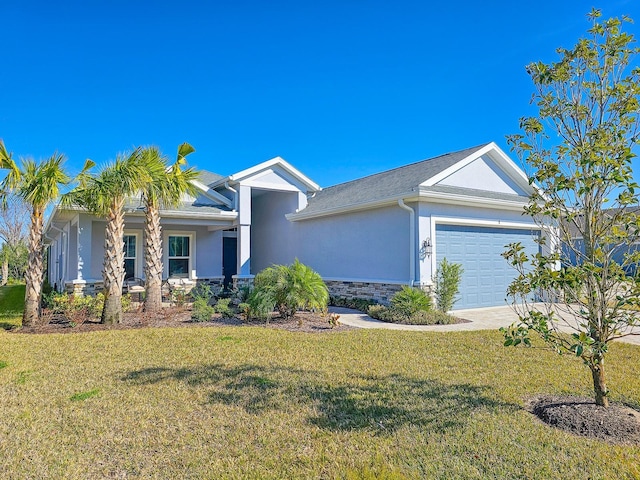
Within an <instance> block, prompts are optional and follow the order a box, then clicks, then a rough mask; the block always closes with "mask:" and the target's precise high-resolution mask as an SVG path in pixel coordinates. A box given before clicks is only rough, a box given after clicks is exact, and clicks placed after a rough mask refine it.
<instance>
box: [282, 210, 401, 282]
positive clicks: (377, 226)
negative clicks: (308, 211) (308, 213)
mask: <svg viewBox="0 0 640 480" xmlns="http://www.w3.org/2000/svg"><path fill="white" fill-rule="evenodd" d="M409 219H410V215H409V212H407V211H405V210H403V209H401V208H400V207H398V206H397V205H395V206H389V207H383V208H377V209H374V210H366V211H360V212H353V213H348V214H344V215H332V216H328V217H321V218H316V219H311V220H305V221H298V222H293V223H292V237H291V238H292V244H291V251H292V252H294V251H295V252H298V258H299V260H300V261H301V262H303V263H305V264H307V265H310V266H311V267H313V268H314V269H315V270H316V271H318V273H320V275H322V276H323V277H324V278H326V279H328V280H347V281H349V280H351V281H358V280H367V281H372V282H375V281H381V282H404V283H408V282H409V281H410V279H409V271H410V268H409V258H410V256H409Z"/></svg>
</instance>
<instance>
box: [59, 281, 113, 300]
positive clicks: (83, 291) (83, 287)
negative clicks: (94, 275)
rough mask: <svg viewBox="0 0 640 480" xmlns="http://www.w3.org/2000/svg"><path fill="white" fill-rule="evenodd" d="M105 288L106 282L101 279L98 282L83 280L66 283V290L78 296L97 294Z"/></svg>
mask: <svg viewBox="0 0 640 480" xmlns="http://www.w3.org/2000/svg"><path fill="white" fill-rule="evenodd" d="M103 288H104V282H103V281H102V280H99V281H97V282H83V283H73V282H66V283H65V284H64V291H65V292H66V293H71V294H73V295H76V296H79V297H81V296H83V295H92V296H93V295H96V294H98V293H100V292H101V291H102V289H103Z"/></svg>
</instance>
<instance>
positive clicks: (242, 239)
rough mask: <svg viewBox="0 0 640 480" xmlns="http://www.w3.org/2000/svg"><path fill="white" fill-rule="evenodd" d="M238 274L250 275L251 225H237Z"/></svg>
mask: <svg viewBox="0 0 640 480" xmlns="http://www.w3.org/2000/svg"><path fill="white" fill-rule="evenodd" d="M238 275H239V276H242V277H246V276H249V275H251V225H240V226H239V227H238Z"/></svg>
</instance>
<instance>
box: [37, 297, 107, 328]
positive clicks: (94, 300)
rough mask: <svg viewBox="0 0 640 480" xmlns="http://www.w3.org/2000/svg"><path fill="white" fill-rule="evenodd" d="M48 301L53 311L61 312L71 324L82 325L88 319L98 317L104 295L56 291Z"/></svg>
mask: <svg viewBox="0 0 640 480" xmlns="http://www.w3.org/2000/svg"><path fill="white" fill-rule="evenodd" d="M49 301H50V302H51V310H53V312H54V313H58V314H63V315H64V316H65V317H66V318H67V320H69V323H70V324H71V325H73V326H75V325H82V324H83V323H84V322H86V321H87V320H89V319H92V318H99V317H100V314H101V313H102V307H103V306H104V295H103V294H102V293H99V294H98V295H96V296H95V297H93V296H90V295H83V296H79V295H69V294H67V293H56V294H54V295H53V296H52V297H51V298H50V299H49Z"/></svg>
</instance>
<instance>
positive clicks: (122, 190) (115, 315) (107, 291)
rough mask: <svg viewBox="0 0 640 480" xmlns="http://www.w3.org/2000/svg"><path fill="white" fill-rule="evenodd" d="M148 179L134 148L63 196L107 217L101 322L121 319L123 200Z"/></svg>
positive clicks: (67, 200)
mask: <svg viewBox="0 0 640 480" xmlns="http://www.w3.org/2000/svg"><path fill="white" fill-rule="evenodd" d="M150 180H151V177H150V175H149V174H148V172H147V170H146V168H145V165H144V162H143V161H142V150H141V149H140V148H137V149H135V150H134V151H133V152H131V153H130V154H128V155H118V156H117V157H116V160H115V161H114V162H113V163H111V164H109V165H106V166H105V167H103V168H102V170H101V171H100V172H99V173H98V174H97V175H95V176H90V177H86V178H85V179H83V181H81V182H80V185H78V187H76V188H75V189H74V190H73V191H71V192H70V193H68V194H66V195H65V196H64V198H63V203H65V204H67V205H79V206H82V207H84V208H86V209H87V210H89V211H90V212H92V213H93V214H95V215H98V216H101V217H104V218H105V219H106V221H107V225H106V228H105V243H104V264H103V270H102V279H103V281H104V307H103V309H102V317H101V321H102V323H107V324H113V323H120V321H121V319H122V282H123V280H124V251H123V248H122V245H123V242H124V239H123V235H124V206H125V201H126V199H127V197H129V196H131V195H134V194H136V193H138V192H139V191H141V190H142V188H143V187H144V186H145V185H146V184H147V183H148V182H149V181H150Z"/></svg>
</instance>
